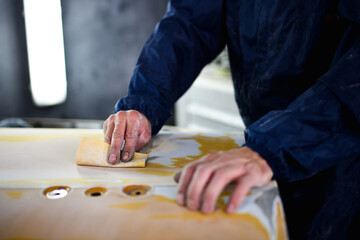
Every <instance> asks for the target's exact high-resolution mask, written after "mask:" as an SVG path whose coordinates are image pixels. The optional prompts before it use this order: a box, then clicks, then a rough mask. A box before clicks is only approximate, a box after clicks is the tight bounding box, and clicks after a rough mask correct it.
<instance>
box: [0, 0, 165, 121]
mask: <svg viewBox="0 0 360 240" xmlns="http://www.w3.org/2000/svg"><path fill="white" fill-rule="evenodd" d="M166 4H167V0H101V1H98V0H62V11H63V25H64V26H63V28H64V42H65V57H66V67H67V81H68V97H67V100H66V102H65V103H64V104H61V105H58V106H53V107H46V108H38V107H36V106H34V104H33V103H32V100H31V95H30V91H29V76H28V67H27V56H26V42H25V32H24V20H23V15H22V11H23V6H22V0H1V1H0V100H1V101H0V117H56V118H83V119H105V118H106V117H107V116H108V115H109V114H111V113H112V111H113V106H114V104H115V103H116V101H117V100H118V98H119V97H121V96H124V95H126V91H127V86H128V83H129V80H130V77H131V74H132V71H133V68H134V66H135V63H136V60H137V57H138V55H139V54H140V51H141V48H142V46H143V44H144V43H145V41H146V39H147V38H148V37H149V35H150V34H151V32H152V30H153V29H154V27H155V25H156V23H157V21H158V20H159V19H160V18H161V17H162V15H163V14H164V12H165V9H166ZM44 10H45V9H44Z"/></svg>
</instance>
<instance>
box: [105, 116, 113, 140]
mask: <svg viewBox="0 0 360 240" xmlns="http://www.w3.org/2000/svg"><path fill="white" fill-rule="evenodd" d="M114 121H115V116H114V115H111V116H110V117H109V118H108V119H107V120H106V122H105V123H104V125H105V128H106V129H105V128H104V141H105V142H106V143H107V144H111V137H112V134H113V131H114V126H115V123H114Z"/></svg>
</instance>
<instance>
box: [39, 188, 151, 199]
mask: <svg viewBox="0 0 360 240" xmlns="http://www.w3.org/2000/svg"><path fill="white" fill-rule="evenodd" d="M70 190H71V188H70V187H68V186H53V187H48V188H46V189H45V190H44V192H43V194H44V195H45V196H46V197H47V198H48V199H60V198H64V197H66V196H67V195H68V193H69V192H70ZM150 190H151V187H150V186H146V185H130V186H126V187H124V188H123V189H122V191H123V193H124V194H126V195H128V196H132V197H136V196H143V195H145V194H147V193H148V192H149V191H150ZM106 192H107V189H106V188H104V187H93V188H89V189H87V190H86V191H85V195H86V196H88V197H100V196H102V195H104V194H105V193H106Z"/></svg>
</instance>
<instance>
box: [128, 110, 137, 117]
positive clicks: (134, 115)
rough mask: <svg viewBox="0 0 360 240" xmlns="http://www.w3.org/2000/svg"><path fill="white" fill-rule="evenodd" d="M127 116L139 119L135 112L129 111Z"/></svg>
mask: <svg viewBox="0 0 360 240" xmlns="http://www.w3.org/2000/svg"><path fill="white" fill-rule="evenodd" d="M127 114H128V116H129V117H130V118H139V116H140V113H139V112H138V111H136V110H129V111H128V112H127Z"/></svg>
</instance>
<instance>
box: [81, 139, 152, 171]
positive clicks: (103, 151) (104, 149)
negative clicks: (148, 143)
mask: <svg viewBox="0 0 360 240" xmlns="http://www.w3.org/2000/svg"><path fill="white" fill-rule="evenodd" d="M109 149H110V145H109V144H107V143H105V142H103V141H100V140H96V139H92V138H88V137H83V138H82V140H81V144H80V146H79V148H78V151H77V153H76V164H78V165H88V166H101V167H113V168H114V167H115V168H143V167H145V166H146V159H147V157H148V154H144V153H138V152H135V153H134V156H133V158H132V160H131V161H129V162H119V163H117V164H115V165H112V164H110V163H108V161H107V160H108V156H109Z"/></svg>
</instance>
